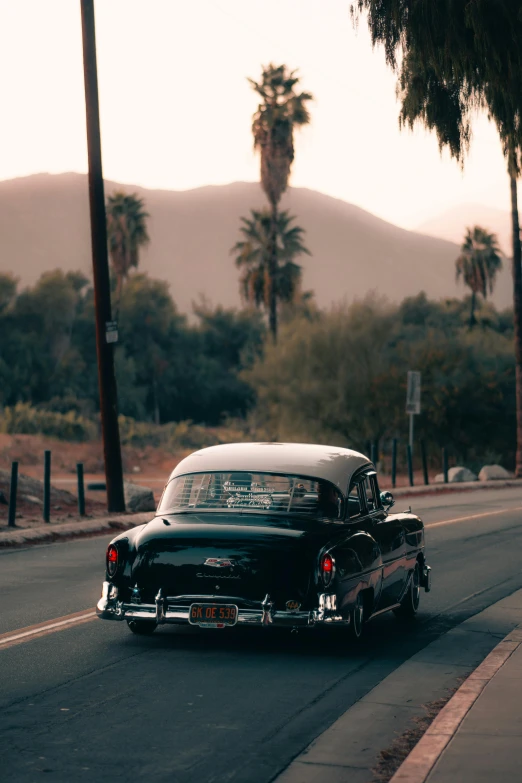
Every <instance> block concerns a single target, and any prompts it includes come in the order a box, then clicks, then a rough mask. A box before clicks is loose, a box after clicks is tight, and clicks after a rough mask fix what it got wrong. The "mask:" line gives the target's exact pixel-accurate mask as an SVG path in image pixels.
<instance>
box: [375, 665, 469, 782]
mask: <svg viewBox="0 0 522 783" xmlns="http://www.w3.org/2000/svg"><path fill="white" fill-rule="evenodd" d="M465 679H466V678H465V677H461V678H459V682H458V685H457V686H456V687H455V688H452V689H451V691H449V692H448V694H447V695H446V696H443V697H442V698H441V699H437V701H432V702H430V703H429V704H424V705H423V708H424V711H425V714H424V715H420V716H418V717H416V718H413V721H412V724H413V725H412V726H410V727H409V728H408V729H406V731H404V732H403V733H402V734H400V735H399V736H398V737H397V739H395V740H394V741H393V742H392V744H391V745H389V746H388V747H387V748H385V749H384V750H381V752H380V753H379V761H378V762H377V765H376V766H375V767H374V768H373V770H372V771H373V778H372V783H388V781H389V780H390V779H391V778H392V777H393V776H394V774H395V773H396V772H397V770H398V769H399V767H400V766H401V764H402V762H403V761H404V760H405V759H406V757H407V756H408V755H409V754H410V753H411V751H412V750H413V748H414V747H415V745H416V744H417V743H418V742H419V740H420V739H421V737H422V736H423V735H424V734H425V732H426V731H427V729H428V728H429V727H430V726H431V724H432V723H433V721H434V720H435V718H436V717H437V715H438V714H439V712H440V711H441V709H442V708H443V707H444V706H445V705H446V704H447V703H448V701H449V700H450V699H451V697H452V696H453V694H454V693H455V692H456V691H457V690H458V688H459V687H460V685H461V684H462V682H463V681H464V680H465Z"/></svg>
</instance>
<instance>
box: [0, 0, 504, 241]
mask: <svg viewBox="0 0 522 783" xmlns="http://www.w3.org/2000/svg"><path fill="white" fill-rule="evenodd" d="M349 8H350V0H217V1H215V0H190V2H187V0H97V2H96V4H95V10H96V25H97V43H98V76H99V82H100V101H101V123H102V143H103V164H104V174H105V176H106V177H107V178H109V179H114V180H118V181H120V182H128V183H136V184H140V185H144V186H146V187H158V188H168V189H175V190H183V189H186V188H192V187H197V186H199V185H206V184H221V183H226V182H232V181H235V180H256V179H257V178H258V162H257V159H256V158H255V157H254V154H253V151H252V139H251V134H250V122H251V115H252V113H253V111H254V110H255V108H256V103H257V101H256V98H255V95H254V94H253V92H252V90H251V88H250V87H249V85H248V83H247V81H246V77H247V76H251V77H254V78H257V77H258V76H259V74H260V71H261V65H262V64H267V63H269V62H270V61H273V62H275V63H277V64H279V63H281V62H284V63H286V64H287V65H288V66H290V67H292V68H297V69H299V72H300V74H301V76H302V84H303V88H305V89H306V90H309V91H311V92H312V93H313V94H314V96H315V101H314V103H313V104H312V107H311V111H312V125H311V127H309V128H306V129H304V130H303V131H301V132H300V133H299V134H298V138H297V145H296V161H295V164H294V169H293V177H292V184H294V185H296V186H305V187H309V188H314V189H316V190H319V191H322V192H324V193H328V194H330V195H332V196H336V197H338V198H342V199H345V200H346V201H350V202H352V203H355V204H358V205H359V206H361V207H364V208H365V209H368V210H370V211H371V212H373V213H375V214H377V215H379V216H381V217H384V218H386V219H388V220H390V221H393V222H395V223H398V224H400V225H403V226H405V227H407V228H410V227H414V226H416V225H417V224H418V223H420V222H421V221H422V220H423V219H424V218H427V217H430V216H432V215H434V214H437V213H439V212H442V211H444V210H445V209H447V208H448V207H450V206H452V205H456V204H460V203H467V202H482V203H484V204H488V205H491V206H495V207H498V208H500V209H507V208H508V206H509V204H508V201H509V187H508V179H507V175H506V173H505V165H504V161H503V158H502V155H501V152H500V146H499V142H498V138H497V136H496V132H495V130H494V128H493V127H492V126H491V125H490V124H489V123H488V122H487V120H486V119H485V118H480V119H479V120H478V122H477V123H476V127H475V134H474V142H473V146H472V154H471V157H470V159H469V161H468V162H467V165H466V168H465V171H464V173H462V172H461V171H460V169H459V167H458V166H457V165H456V164H455V163H454V162H452V161H450V160H449V158H448V156H447V155H446V154H445V155H444V156H443V157H442V158H441V156H440V154H439V151H438V147H437V142H436V139H435V137H434V136H433V135H431V134H427V133H425V132H424V131H423V130H421V129H418V130H416V131H415V133H414V134H412V133H410V132H405V131H403V132H399V129H398V122H397V115H398V110H399V107H398V104H397V101H396V98H395V77H394V75H393V74H392V73H391V72H390V71H389V69H388V68H387V67H386V65H385V62H384V55H383V52H382V51H381V50H377V51H375V52H372V49H371V46H370V42H369V37H368V34H367V30H366V26H365V24H363V25H362V26H361V27H360V29H359V31H358V32H357V33H356V32H354V30H353V28H352V23H351V20H350V14H349ZM0 72H1V73H2V82H1V87H0V90H1V101H2V124H1V129H0V134H1V140H2V144H1V150H2V157H1V160H0V179H9V178H11V177H17V176H23V175H26V174H31V173H35V172H41V171H49V172H61V171H86V169H87V161H86V142H85V118H84V93H83V70H82V48H81V27H80V0H0Z"/></svg>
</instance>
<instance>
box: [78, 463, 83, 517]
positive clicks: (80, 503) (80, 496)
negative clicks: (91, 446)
mask: <svg viewBox="0 0 522 783" xmlns="http://www.w3.org/2000/svg"><path fill="white" fill-rule="evenodd" d="M76 475H77V476H78V514H79V515H80V516H81V517H84V516H85V487H84V483H83V462H78V464H77V465H76Z"/></svg>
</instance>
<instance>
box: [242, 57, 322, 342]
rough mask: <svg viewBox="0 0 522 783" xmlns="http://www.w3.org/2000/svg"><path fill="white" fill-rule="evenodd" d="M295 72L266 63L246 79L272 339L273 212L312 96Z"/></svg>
mask: <svg viewBox="0 0 522 783" xmlns="http://www.w3.org/2000/svg"><path fill="white" fill-rule="evenodd" d="M295 74H296V72H295V71H289V70H288V68H287V67H286V65H279V66H275V65H272V64H270V65H269V66H267V67H265V68H263V72H262V74H261V80H260V81H259V82H256V81H254V80H253V79H249V80H248V81H249V82H250V84H251V86H252V88H253V89H254V90H255V92H256V93H257V94H258V95H259V96H260V97H261V103H260V104H259V106H258V108H257V111H256V112H255V114H254V117H253V121H252V133H253V136H254V149H255V150H256V151H258V152H259V154H260V158H261V186H262V188H263V190H264V191H265V194H266V196H267V198H268V201H269V202H270V210H271V239H270V243H271V250H270V260H269V265H268V269H267V275H266V288H267V292H266V297H267V301H268V310H269V325H270V331H271V332H272V335H273V338H274V340H276V339H277V295H276V286H275V279H276V277H277V265H278V257H277V213H278V207H279V202H280V200H281V196H282V194H283V193H284V192H285V190H286V188H287V187H288V180H289V178H290V171H291V167H292V162H293V160H294V129H295V128H297V127H301V126H303V125H307V124H308V123H309V122H310V114H309V113H308V109H307V107H306V104H307V103H308V101H311V100H312V97H313V96H312V95H311V94H310V93H308V92H300V93H298V92H296V89H295V88H296V86H297V84H298V83H299V77H297V76H296V75H295Z"/></svg>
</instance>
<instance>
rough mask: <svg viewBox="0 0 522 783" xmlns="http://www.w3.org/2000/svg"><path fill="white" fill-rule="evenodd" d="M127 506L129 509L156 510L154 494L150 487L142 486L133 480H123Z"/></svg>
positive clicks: (135, 510) (134, 510) (133, 510)
mask: <svg viewBox="0 0 522 783" xmlns="http://www.w3.org/2000/svg"><path fill="white" fill-rule="evenodd" d="M123 489H124V493H125V508H126V509H127V511H132V512H138V511H156V501H155V500H154V494H153V492H152V490H151V489H149V488H148V487H140V486H138V484H133V483H132V482H131V481H124V482H123Z"/></svg>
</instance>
